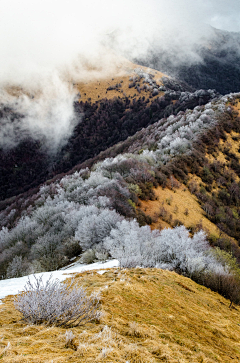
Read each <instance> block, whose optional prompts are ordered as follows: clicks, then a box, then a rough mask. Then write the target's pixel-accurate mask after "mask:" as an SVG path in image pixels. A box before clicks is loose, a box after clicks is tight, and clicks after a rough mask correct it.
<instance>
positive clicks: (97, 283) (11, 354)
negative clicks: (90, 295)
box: [0, 268, 240, 363]
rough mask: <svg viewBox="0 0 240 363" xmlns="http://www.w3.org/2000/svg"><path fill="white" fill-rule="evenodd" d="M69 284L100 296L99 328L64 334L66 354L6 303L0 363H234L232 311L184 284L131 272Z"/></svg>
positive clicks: (237, 330) (49, 331) (56, 332)
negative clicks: (69, 338)
mask: <svg viewBox="0 0 240 363" xmlns="http://www.w3.org/2000/svg"><path fill="white" fill-rule="evenodd" d="M76 283H79V284H82V285H84V286H86V287H87V288H88V289H89V290H91V291H92V290H95V291H99V290H100V291H101V296H102V297H101V310H102V311H103V317H102V318H101V320H100V322H99V323H95V322H93V323H89V324H87V325H85V326H82V327H77V328H73V329H71V330H72V332H73V334H74V336H75V338H74V341H73V342H72V343H73V344H72V345H71V347H72V348H71V347H69V348H67V347H66V339H65V333H66V330H65V329H62V328H56V327H46V326H44V325H40V326H27V325H24V324H23V323H21V321H20V315H19V314H18V312H17V311H16V310H15V309H14V306H13V299H12V297H8V298H6V299H5V303H4V304H3V305H1V307H0V359H1V361H2V362H11V363H13V362H29V363H30V362H34V363H37V362H41V363H45V362H49V363H50V362H54V363H57V362H58V363H60V362H108V363H110V362H122V363H126V362H127V361H128V362H131V363H133V362H135V363H136V362H137V363H150V362H151V363H153V362H176V363H177V362H181V363H182V362H208V363H211V362H239V360H240V315H239V312H240V310H239V307H237V308H234V309H229V308H228V306H229V301H228V300H225V299H224V298H223V297H222V296H220V295H218V294H217V293H214V292H212V291H210V290H209V289H207V288H205V287H202V286H200V285H197V284H196V283H194V282H193V281H192V280H190V279H187V278H185V277H183V276H179V275H177V274H176V273H174V272H169V271H163V270H159V269H140V268H139V269H138V268H137V269H132V270H119V269H112V270H107V271H106V272H105V273H104V274H103V275H100V274H98V273H97V272H85V273H82V274H78V275H77V277H76ZM8 343H10V344H9V345H8ZM7 346H8V348H7ZM75 349H76V350H75Z"/></svg>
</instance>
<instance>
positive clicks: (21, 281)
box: [0, 260, 119, 304]
mask: <svg viewBox="0 0 240 363" xmlns="http://www.w3.org/2000/svg"><path fill="white" fill-rule="evenodd" d="M118 266H119V262H118V260H109V261H107V262H96V263H91V264H90V265H84V264H80V263H78V262H75V263H72V264H71V265H70V266H67V267H64V268H63V269H61V270H57V271H51V272H41V273H38V274H35V276H38V277H39V276H41V275H42V276H43V281H47V280H48V279H49V277H50V276H51V275H52V278H53V279H58V280H59V281H63V280H65V279H66V278H68V277H71V275H70V274H72V273H78V272H84V271H91V270H99V271H98V272H99V273H104V272H105V271H104V269H106V268H112V267H118ZM28 278H30V280H33V279H34V275H28V276H23V277H18V278H14V279H7V280H0V299H3V298H4V297H5V296H8V295H16V294H17V293H18V292H20V291H23V289H24V286H25V284H26V282H27V280H28ZM0 304H1V300H0Z"/></svg>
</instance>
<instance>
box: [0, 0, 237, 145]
mask: <svg viewBox="0 0 240 363" xmlns="http://www.w3.org/2000/svg"><path fill="white" fill-rule="evenodd" d="M0 12H1V22H0V88H1V93H0V103H1V104H3V103H4V104H9V105H11V107H13V109H14V110H15V111H16V112H20V113H21V114H23V115H24V116H25V117H24V118H22V119H21V120H18V122H17V124H14V122H13V123H11V124H9V122H8V120H7V119H5V120H4V119H3V120H2V121H1V131H0V146H1V147H4V146H6V145H7V146H8V147H13V146H15V145H16V143H17V142H19V140H20V139H21V137H24V135H27V134H28V133H29V134H30V135H31V136H32V137H34V138H39V137H44V138H45V139H46V142H47V144H48V145H51V147H52V148H54V149H56V150H57V149H58V148H59V147H60V146H61V145H63V144H64V143H65V142H66V140H67V139H68V137H69V136H70V135H71V133H72V131H73V129H74V126H75V123H76V119H75V116H74V109H73V102H74V100H76V99H77V97H76V91H75V90H74V88H73V86H72V84H73V82H79V81H89V80H94V79H98V78H101V77H106V76H107V75H109V74H111V73H114V71H115V69H116V68H117V66H118V65H119V64H118V56H119V54H121V56H124V57H126V58H128V59H136V58H144V57H147V54H148V51H149V49H150V48H151V49H152V48H154V47H156V48H161V49H162V50H163V51H164V52H168V53H170V54H173V56H174V53H175V54H176V53H177V57H176V61H178V62H187V61H188V62H201V58H200V57H199V55H198V54H197V52H196V51H195V49H196V45H197V44H200V43H201V42H206V41H207V39H210V38H211V37H213V36H214V31H213V28H212V27H216V28H219V29H224V30H227V31H234V32H239V31H240V20H239V19H240V16H239V15H240V6H239V1H238V0H237V1H236V0H230V1H228V3H226V2H225V1H221V0H210V1H208V2H207V3H205V2H203V1H201V0H196V1H194V2H193V1H192V0H191V1H190V0H168V1H166V0H149V1H148V2H146V1H144V0H121V1H120V0H101V1H97V0H88V1H87V2H86V1H82V0H68V1H66V0H58V1H56V0H48V1H46V0H41V1H39V0H34V1H33V0H31V1H30V0H22V1H21V2H20V1H17V0H8V1H6V0H1V1H0ZM16 89H18V90H20V91H18V92H15V90H16ZM21 135H22V136H21Z"/></svg>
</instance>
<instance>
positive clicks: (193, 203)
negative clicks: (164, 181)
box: [141, 185, 219, 236]
mask: <svg viewBox="0 0 240 363" xmlns="http://www.w3.org/2000/svg"><path fill="white" fill-rule="evenodd" d="M154 191H155V194H156V197H157V200H154V201H141V209H142V210H143V211H144V212H145V213H146V214H148V215H150V216H151V217H152V218H153V219H154V217H156V216H158V215H159V211H160V208H162V207H163V208H165V209H166V211H167V212H168V214H169V215H170V214H171V215H172V220H173V221H174V220H175V219H178V220H179V221H181V222H182V223H183V224H184V225H185V226H186V227H187V228H189V227H192V226H194V225H197V224H199V223H202V225H203V228H204V229H205V230H208V231H209V232H210V233H211V234H215V235H217V236H218V235H219V230H218V228H217V227H216V226H215V224H214V223H212V222H210V221H209V220H208V219H207V217H205V215H204V211H203V210H202V208H201V207H200V205H199V203H198V201H197V198H196V196H195V195H193V194H191V193H190V191H189V190H188V189H187V188H186V187H185V186H184V185H181V186H180V187H179V188H177V189H175V190H171V189H168V188H164V189H163V188H162V187H158V188H156V189H154ZM169 203H170V204H169ZM186 210H188V214H187V215H186V214H185V212H186ZM165 227H167V228H169V227H170V224H168V223H166V222H164V221H163V220H162V219H161V217H159V216H158V219H157V221H156V222H155V223H153V224H152V225H151V228H152V229H157V228H160V229H162V228H165Z"/></svg>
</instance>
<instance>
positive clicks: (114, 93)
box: [75, 61, 166, 102]
mask: <svg viewBox="0 0 240 363" xmlns="http://www.w3.org/2000/svg"><path fill="white" fill-rule="evenodd" d="M136 68H141V69H143V70H144V71H145V72H147V73H150V74H152V75H154V79H155V80H156V81H157V82H158V84H162V82H161V78H162V77H163V76H165V77H166V75H164V74H163V73H161V72H159V71H155V70H153V69H150V68H146V67H143V66H139V65H137V64H134V63H131V62H129V61H127V62H126V63H124V64H123V65H122V68H120V69H119V70H118V72H117V74H115V75H114V76H113V75H112V76H109V77H105V78H99V79H94V80H91V81H87V82H79V83H76V84H75V87H76V88H77V90H78V91H79V93H80V95H81V97H80V100H81V101H83V102H85V101H87V100H88V99H89V98H91V102H96V101H99V100H101V99H103V98H107V99H113V98H114V97H120V98H122V97H125V96H127V97H131V98H133V97H134V98H136V99H138V98H139V97H143V96H145V97H149V96H150V93H151V92H150V91H141V93H138V91H137V90H136V89H135V88H128V85H129V83H131V82H130V81H129V77H133V76H137V74H136V73H135V72H134V69H136ZM121 81H122V83H121ZM117 83H118V84H119V83H121V85H122V87H121V88H120V89H119V90H111V91H107V88H108V87H110V86H115V85H116V84H117ZM139 83H140V86H141V85H142V84H143V82H142V80H141V81H139ZM162 94H163V92H161V93H159V95H157V96H155V97H153V98H156V97H159V96H161V95H162Z"/></svg>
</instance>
